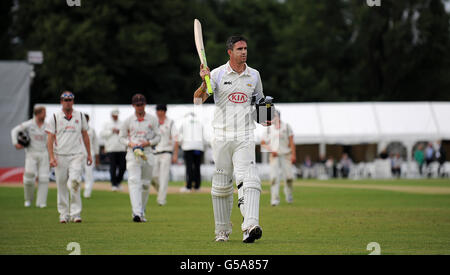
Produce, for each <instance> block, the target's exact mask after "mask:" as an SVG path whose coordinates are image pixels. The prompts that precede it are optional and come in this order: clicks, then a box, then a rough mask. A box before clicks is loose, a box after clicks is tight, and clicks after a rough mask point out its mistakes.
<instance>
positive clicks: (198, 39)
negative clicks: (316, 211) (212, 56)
mask: <svg viewBox="0 0 450 275" xmlns="http://www.w3.org/2000/svg"><path fill="white" fill-rule="evenodd" d="M194 39H195V47H196V48H197V53H198V57H199V58H200V63H201V64H203V66H204V67H207V66H208V63H207V62H206V54H205V46H204V45H203V33H202V24H201V23H200V21H198V19H195V20H194ZM205 82H206V87H207V89H208V91H207V92H208V94H210V95H212V93H213V91H212V88H211V80H210V79H209V76H208V75H207V76H205Z"/></svg>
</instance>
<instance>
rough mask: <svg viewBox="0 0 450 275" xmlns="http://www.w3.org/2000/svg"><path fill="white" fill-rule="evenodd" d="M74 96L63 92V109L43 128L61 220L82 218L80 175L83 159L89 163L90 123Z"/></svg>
mask: <svg viewBox="0 0 450 275" xmlns="http://www.w3.org/2000/svg"><path fill="white" fill-rule="evenodd" d="M74 98H75V96H74V95H73V93H71V92H69V91H65V92H63V93H62V95H61V105H62V110H61V111H58V112H56V113H55V114H53V116H52V117H51V118H50V120H49V124H48V128H47V129H46V131H47V133H48V142H47V147H48V153H49V156H50V166H52V167H55V177H56V186H57V189H58V196H57V200H58V212H59V221H60V223H67V222H69V221H72V222H77V223H78V222H81V195H80V193H81V181H82V178H81V176H82V173H83V167H84V164H85V162H86V163H87V165H92V156H91V146H90V143H89V136H88V133H87V131H88V129H89V126H88V124H87V121H86V117H85V116H84V114H83V113H81V112H78V111H76V110H74V109H73V104H74ZM83 143H84V148H85V149H86V152H87V153H86V154H85V150H84V149H83Z"/></svg>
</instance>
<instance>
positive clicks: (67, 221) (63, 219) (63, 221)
mask: <svg viewBox="0 0 450 275" xmlns="http://www.w3.org/2000/svg"><path fill="white" fill-rule="evenodd" d="M59 223H69V219H68V218H59Z"/></svg>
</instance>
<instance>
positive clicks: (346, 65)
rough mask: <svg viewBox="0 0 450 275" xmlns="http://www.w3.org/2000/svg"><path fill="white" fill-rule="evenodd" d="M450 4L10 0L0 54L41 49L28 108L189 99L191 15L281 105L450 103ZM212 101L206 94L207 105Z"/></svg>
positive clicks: (216, 61)
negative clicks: (69, 97) (243, 58)
mask: <svg viewBox="0 0 450 275" xmlns="http://www.w3.org/2000/svg"><path fill="white" fill-rule="evenodd" d="M445 2H447V0H395V1H394V0H390V1H389V0H382V1H381V6H380V7H369V6H368V5H367V3H366V1H365V0H284V1H282V0H165V1H160V0H149V1H140V0H96V1H83V0H81V7H69V6H68V5H67V3H66V1H61V0H47V1H26V0H5V1H1V4H0V8H1V9H0V47H1V49H2V50H1V52H0V59H2V60H11V59H15V60H17V59H19V60H23V59H26V54H27V51H30V50H40V51H43V53H44V63H43V64H42V65H36V66H35V71H36V77H35V79H34V81H33V85H32V88H31V91H32V93H31V101H32V103H34V102H55V101H56V100H57V98H58V96H59V94H60V93H61V91H62V90H64V89H68V90H71V91H74V92H75V94H76V97H77V102H78V103H87V104H127V103H130V99H131V96H132V95H133V94H134V93H136V92H141V93H144V94H145V95H146V96H147V98H148V101H149V102H150V103H190V102H192V94H193V92H194V90H195V89H196V88H197V87H198V86H199V84H200V78H199V76H198V71H199V60H198V57H197V53H196V49H195V45H194V38H193V19H194V18H198V19H199V20H200V21H201V22H202V25H203V35H204V41H205V48H206V54H207V58H208V64H209V66H210V67H211V68H214V67H217V66H220V65H222V64H224V63H225V62H226V61H227V59H228V56H227V53H226V48H225V41H226V39H227V38H228V37H229V36H230V35H234V34H242V35H244V36H245V37H247V39H248V64H249V65H250V66H251V67H253V68H255V69H257V70H259V71H260V73H261V77H262V80H263V86H264V91H265V94H266V95H271V96H273V97H274V98H275V100H276V101H277V102H340V101H419V100H425V101H428V100H433V101H441V100H442V101H444V100H450V66H449V65H450V51H449V49H450V40H449V34H450V28H449V22H450V17H449V13H448V12H446V10H445ZM210 100H211V99H209V101H210Z"/></svg>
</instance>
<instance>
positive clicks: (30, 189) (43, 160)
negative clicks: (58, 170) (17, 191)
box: [23, 151, 50, 207]
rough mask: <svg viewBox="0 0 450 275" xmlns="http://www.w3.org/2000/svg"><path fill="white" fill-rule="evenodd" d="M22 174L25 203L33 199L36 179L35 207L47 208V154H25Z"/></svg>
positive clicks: (48, 170)
mask: <svg viewBox="0 0 450 275" xmlns="http://www.w3.org/2000/svg"><path fill="white" fill-rule="evenodd" d="M24 170H25V171H24V173H23V187H24V197H25V201H29V202H32V201H33V198H34V183H35V181H36V177H37V178H38V190H37V195H36V206H37V207H45V206H47V194H48V181H49V174H50V164H49V160H48V153H47V151H45V152H27V153H26V155H25V169H24Z"/></svg>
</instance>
